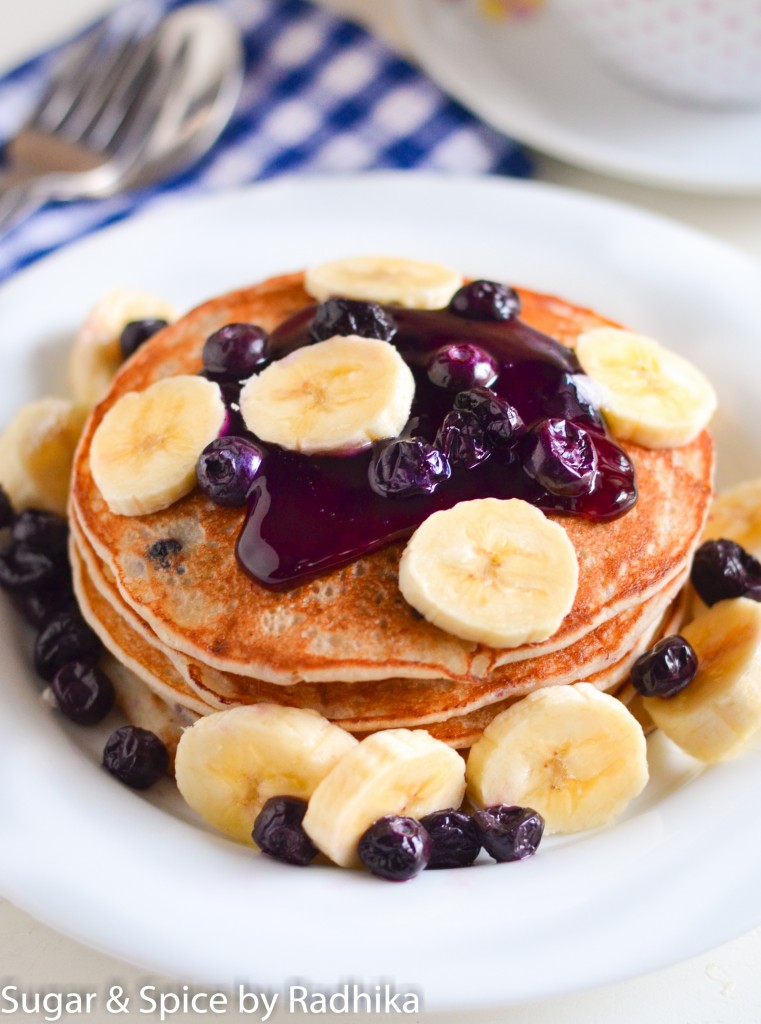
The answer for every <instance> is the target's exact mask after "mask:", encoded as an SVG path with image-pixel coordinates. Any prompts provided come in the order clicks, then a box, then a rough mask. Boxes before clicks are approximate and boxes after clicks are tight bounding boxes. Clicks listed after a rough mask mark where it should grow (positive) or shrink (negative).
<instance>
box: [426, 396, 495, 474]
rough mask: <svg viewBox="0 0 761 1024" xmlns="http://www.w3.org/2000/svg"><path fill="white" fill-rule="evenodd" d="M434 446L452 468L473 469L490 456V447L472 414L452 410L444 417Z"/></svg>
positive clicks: (479, 424) (481, 428)
mask: <svg viewBox="0 0 761 1024" xmlns="http://www.w3.org/2000/svg"><path fill="white" fill-rule="evenodd" d="M434 444H435V445H436V447H437V448H438V449H440V451H442V452H443V453H444V455H445V456H446V457H447V459H448V460H449V462H450V464H451V465H452V466H462V467H463V468H464V469H473V467H474V466H477V465H478V464H479V463H480V462H483V461H484V459H488V458H489V456H490V455H491V445H490V444H489V442H488V441H487V440H486V433H485V431H484V429H483V427H482V426H481V423H480V422H479V420H478V418H477V417H476V416H475V415H474V414H473V413H472V412H458V411H457V410H456V409H453V410H452V412H448V413H447V414H446V416H445V417H444V419H443V421H442V424H441V426H440V427H439V430H438V433H437V434H436V440H435V441H434Z"/></svg>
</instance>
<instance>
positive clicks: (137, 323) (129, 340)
mask: <svg viewBox="0 0 761 1024" xmlns="http://www.w3.org/2000/svg"><path fill="white" fill-rule="evenodd" d="M166 325H167V321H166V320H159V319H155V320H130V322H129V323H128V324H127V325H126V327H125V328H124V330H123V331H122V333H121V337H120V338H119V344H120V346H121V350H122V355H123V356H124V358H125V359H128V358H129V357H130V356H131V355H132V354H133V352H137V350H138V349H139V348H140V346H141V345H142V344H143V343H144V342H146V341H147V340H148V339H149V338H152V337H153V335H154V334H158V332H159V331H161V330H163V329H164V327H166Z"/></svg>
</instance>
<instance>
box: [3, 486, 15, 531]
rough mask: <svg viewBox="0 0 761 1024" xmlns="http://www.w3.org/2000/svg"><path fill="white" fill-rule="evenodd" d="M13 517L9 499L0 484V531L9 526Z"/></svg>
mask: <svg viewBox="0 0 761 1024" xmlns="http://www.w3.org/2000/svg"><path fill="white" fill-rule="evenodd" d="M15 516H16V514H15V512H14V511H13V505H11V499H10V498H9V497H8V495H7V494H6V492H5V488H4V487H3V486H2V484H0V530H4V529H5V528H6V526H11V525H12V524H13V520H14V519H15Z"/></svg>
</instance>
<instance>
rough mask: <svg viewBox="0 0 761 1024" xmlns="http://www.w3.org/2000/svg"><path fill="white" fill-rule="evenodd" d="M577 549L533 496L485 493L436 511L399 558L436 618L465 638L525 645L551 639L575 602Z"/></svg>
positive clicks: (406, 579) (412, 592)
mask: <svg viewBox="0 0 761 1024" xmlns="http://www.w3.org/2000/svg"><path fill="white" fill-rule="evenodd" d="M578 580H579V566H578V561H577V559H576V552H575V550H574V547H573V545H572V544H571V541H570V540H569V539H568V534H567V533H566V532H565V530H564V529H563V528H562V526H558V524H557V523H553V522H551V521H550V520H549V519H547V518H546V516H545V515H544V514H543V513H542V512H540V511H539V509H536V508H534V507H533V506H532V505H529V504H528V503H527V502H525V501H520V500H519V499H517V498H510V499H509V500H506V501H502V500H499V499H498V498H479V499H476V500H474V501H463V502H460V504H459V505H455V506H454V507H453V508H450V509H447V510H446V511H443V512H435V513H434V514H433V515H432V516H429V517H428V519H426V520H425V521H424V522H423V523H422V525H421V526H419V527H418V529H417V530H416V531H415V533H414V534H413V535H412V537H411V538H410V540H409V542H408V544H407V547H406V548H405V550H404V554H403V555H402V558H401V561H400V563H399V588H400V590H401V592H402V594H403V595H404V598H405V600H406V601H408V602H409V604H411V605H412V607H413V608H415V609H416V610H417V611H418V612H420V614H421V615H423V616H424V617H425V618H426V619H428V621H429V622H432V623H433V624H434V625H436V626H439V628H440V629H443V630H445V631H446V632H447V633H452V634H453V635H454V636H459V637H461V638H462V639H463V640H474V641H476V642H477V643H482V644H488V645H489V646H490V647H518V646H520V645H521V644H525V643H533V642H535V641H538V640H546V639H547V638H548V637H550V636H552V634H553V633H555V632H556V631H557V629H558V628H559V626H560V624H561V622H562V621H563V619H564V617H565V616H566V615H567V614H568V612H569V611H570V610H571V606H572V605H573V601H574V598H575V596H576V589H577V586H578Z"/></svg>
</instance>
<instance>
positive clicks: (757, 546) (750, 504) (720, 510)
mask: <svg viewBox="0 0 761 1024" xmlns="http://www.w3.org/2000/svg"><path fill="white" fill-rule="evenodd" d="M722 538H724V539H726V540H733V541H734V542H735V543H736V544H739V545H740V546H741V547H743V548H745V550H746V551H749V552H750V553H751V554H752V555H755V557H756V558H761V480H746V481H745V482H744V483H741V484H738V485H737V486H736V487H731V488H730V489H729V490H728V491H723V492H722V493H721V494H720V495H719V496H718V497H717V498H715V499H714V501H713V503H712V504H711V510H710V512H709V513H708V522H707V523H706V527H705V530H704V532H703V540H720V539H722Z"/></svg>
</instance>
